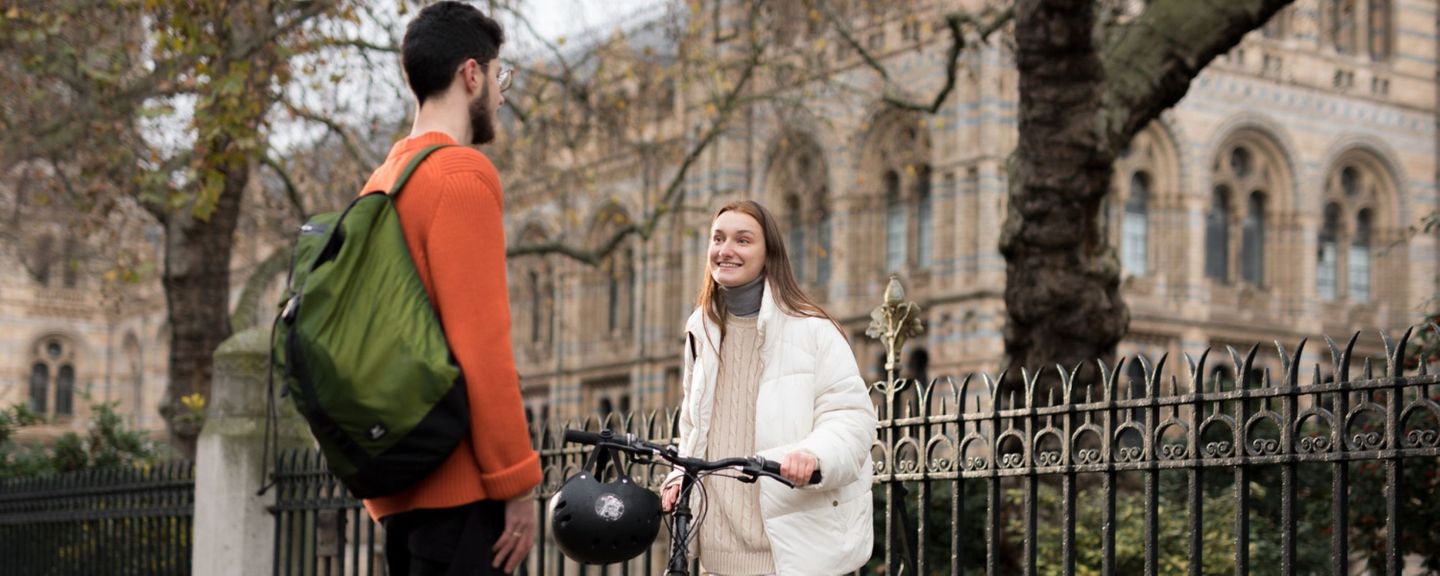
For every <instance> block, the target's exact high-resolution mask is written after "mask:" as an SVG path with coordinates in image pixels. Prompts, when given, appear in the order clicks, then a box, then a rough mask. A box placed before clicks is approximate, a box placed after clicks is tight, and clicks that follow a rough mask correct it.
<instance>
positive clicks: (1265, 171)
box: [1205, 129, 1290, 289]
mask: <svg viewBox="0 0 1440 576" xmlns="http://www.w3.org/2000/svg"><path fill="white" fill-rule="evenodd" d="M1245 132H1252V134H1245ZM1253 132H1254V131H1252V130H1248V129H1247V130H1245V131H1242V133H1241V134H1242V135H1237V136H1235V137H1232V138H1231V139H1230V140H1231V143H1229V144H1226V145H1225V146H1223V147H1221V149H1220V150H1219V151H1218V153H1217V154H1216V157H1215V164H1214V167H1213V169H1214V171H1215V173H1214V188H1212V192H1211V197H1210V213H1209V214H1208V215H1207V217H1206V223H1205V275H1206V276H1207V277H1208V278H1210V279H1211V280H1212V281H1216V282H1218V283H1220V284H1231V283H1235V282H1241V283H1244V284H1245V285H1247V286H1251V287H1256V288H1267V289H1268V288H1272V287H1274V288H1280V289H1284V288H1286V287H1285V286H1279V285H1278V284H1276V285H1275V286H1272V284H1274V283H1275V282H1276V280H1275V278H1272V277H1271V276H1272V275H1273V274H1275V271H1273V270H1270V268H1271V267H1272V266H1271V265H1270V264H1269V262H1268V260H1269V258H1270V256H1269V255H1267V254H1266V251H1267V250H1269V249H1270V248H1271V247H1270V244H1271V243H1273V242H1274V240H1273V239H1272V238H1271V235H1272V231H1271V230H1270V227H1271V226H1272V225H1273V224H1274V220H1275V218H1276V216H1274V215H1272V212H1273V213H1277V214H1278V213H1283V212H1284V210H1286V206H1285V203H1284V202H1283V200H1284V197H1283V196H1277V195H1275V191H1276V190H1285V189H1288V188H1289V186H1290V184H1289V182H1290V170H1289V165H1288V164H1287V163H1286V162H1285V160H1284V157H1283V156H1282V155H1281V152H1280V151H1279V148H1278V147H1277V146H1275V145H1274V144H1273V142H1272V141H1271V140H1269V139H1268V138H1267V137H1266V136H1265V135H1264V134H1261V133H1253ZM1277 198H1279V199H1278V200H1277ZM1277 265H1278V266H1282V267H1283V266H1287V265H1288V264H1287V263H1286V262H1283V261H1278V264H1277ZM1277 277H1283V276H1277Z"/></svg>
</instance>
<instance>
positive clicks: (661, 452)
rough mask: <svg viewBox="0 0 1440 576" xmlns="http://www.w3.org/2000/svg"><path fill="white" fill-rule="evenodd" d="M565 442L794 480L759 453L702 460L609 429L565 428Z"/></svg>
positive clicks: (815, 478) (689, 466) (702, 468)
mask: <svg viewBox="0 0 1440 576" xmlns="http://www.w3.org/2000/svg"><path fill="white" fill-rule="evenodd" d="M565 442H566V443H567V444H586V445H590V446H604V447H607V448H615V449H617V450H621V451H624V452H627V453H630V454H637V455H654V456H659V457H661V458H663V459H665V460H666V461H668V462H670V463H671V464H673V465H675V466H678V467H680V468H684V469H685V470H687V471H690V472H707V471H713V470H722V469H725V468H734V469H736V470H737V471H738V472H740V473H741V474H744V475H745V476H746V477H747V478H748V479H749V481H752V482H753V481H754V480H755V479H757V478H759V477H760V476H768V477H770V478H774V479H775V480H778V481H780V482H781V483H782V484H785V485H786V486H789V487H791V488H794V487H795V484H794V483H793V482H790V481H789V480H787V479H786V478H785V477H784V476H781V475H780V463H779V462H775V461H771V460H766V459H765V458H761V457H759V456H754V457H751V458H723V459H720V460H702V459H699V458H686V457H684V456H681V455H680V454H679V453H678V452H677V451H676V450H675V448H674V447H673V446H661V445H659V444H655V443H653V442H647V441H645V440H641V439H639V438H637V437H635V435H633V434H626V435H624V436H617V435H615V434H614V433H613V432H611V431H609V430H603V431H601V432H600V433H598V434H597V433H595V432H587V431H585V430H572V429H568V428H567V429H566V430H565ZM821 478H822V476H821V475H820V471H819V470H816V471H815V472H813V473H812V474H810V483H811V484H819V483H820V480H821Z"/></svg>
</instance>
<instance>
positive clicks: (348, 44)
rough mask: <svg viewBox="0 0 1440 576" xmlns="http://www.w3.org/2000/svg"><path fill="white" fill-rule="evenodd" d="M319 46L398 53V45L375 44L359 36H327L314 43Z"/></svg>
mask: <svg viewBox="0 0 1440 576" xmlns="http://www.w3.org/2000/svg"><path fill="white" fill-rule="evenodd" d="M316 46H317V47H319V48H355V49H358V50H360V51H362V52H382V53H386V54H399V53H400V47H399V46H395V45H393V44H376V43H374V42H370V41H368V40H363V39H360V38H328V39H325V40H322V41H320V42H317V43H316Z"/></svg>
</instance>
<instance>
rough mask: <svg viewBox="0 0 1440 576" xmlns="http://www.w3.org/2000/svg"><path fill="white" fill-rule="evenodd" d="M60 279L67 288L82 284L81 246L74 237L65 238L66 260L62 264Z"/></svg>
mask: <svg viewBox="0 0 1440 576" xmlns="http://www.w3.org/2000/svg"><path fill="white" fill-rule="evenodd" d="M60 278H61V279H62V282H63V285H64V286H65V287H66V288H74V287H75V286H76V285H78V284H79V283H80V244H79V242H78V241H77V240H76V239H75V237H74V236H66V237H65V259H64V260H63V261H61V262H60Z"/></svg>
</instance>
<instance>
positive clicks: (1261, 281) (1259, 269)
mask: <svg viewBox="0 0 1440 576" xmlns="http://www.w3.org/2000/svg"><path fill="white" fill-rule="evenodd" d="M1242 235H1243V237H1242V238H1241V241H1240V242H1241V243H1240V262H1241V267H1242V274H1243V276H1244V278H1245V281H1246V282H1249V283H1251V284H1253V285H1255V286H1264V285H1265V194H1263V193H1261V192H1253V193H1251V194H1250V202H1249V204H1248V206H1246V210H1245V221H1244V223H1243V224H1242Z"/></svg>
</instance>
